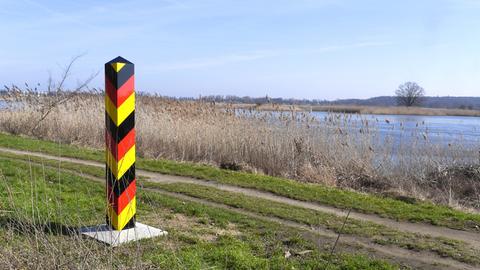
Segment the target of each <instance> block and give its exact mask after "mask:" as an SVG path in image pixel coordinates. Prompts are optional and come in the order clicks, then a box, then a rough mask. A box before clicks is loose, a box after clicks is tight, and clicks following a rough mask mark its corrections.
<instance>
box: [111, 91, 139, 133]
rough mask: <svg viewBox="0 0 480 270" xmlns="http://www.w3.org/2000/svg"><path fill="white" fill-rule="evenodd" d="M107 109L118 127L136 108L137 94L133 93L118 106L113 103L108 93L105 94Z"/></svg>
mask: <svg viewBox="0 0 480 270" xmlns="http://www.w3.org/2000/svg"><path fill="white" fill-rule="evenodd" d="M105 110H106V111H107V114H108V116H110V118H111V119H112V121H113V122H114V123H115V125H117V127H118V126H120V124H121V123H122V122H123V121H124V120H125V119H126V118H127V117H128V116H129V115H130V114H131V113H132V112H133V111H134V110H135V94H131V95H130V96H129V97H128V98H127V99H126V100H125V101H124V102H123V103H122V105H120V107H118V108H117V107H116V106H115V104H113V102H112V101H111V100H110V98H109V97H108V95H105Z"/></svg>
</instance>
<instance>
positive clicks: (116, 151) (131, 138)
mask: <svg viewBox="0 0 480 270" xmlns="http://www.w3.org/2000/svg"><path fill="white" fill-rule="evenodd" d="M105 142H106V144H107V148H108V150H109V151H110V153H112V155H113V156H114V157H115V160H116V161H119V160H120V159H122V158H123V156H125V154H126V153H127V152H128V150H130V148H132V147H133V146H134V145H135V129H132V130H130V132H128V134H127V135H126V136H125V137H124V138H123V139H122V141H120V142H119V143H118V144H117V142H116V141H115V140H114V139H113V137H112V135H111V134H110V132H109V131H108V130H105Z"/></svg>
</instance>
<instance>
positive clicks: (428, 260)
mask: <svg viewBox="0 0 480 270" xmlns="http://www.w3.org/2000/svg"><path fill="white" fill-rule="evenodd" d="M0 151H4V152H9V153H15V154H27V155H32V156H37V157H45V158H50V159H55V160H63V161H69V162H75V163H79V164H84V165H93V166H99V167H103V166H104V165H103V164H100V163H96V162H92V161H84V160H77V159H71V158H57V157H53V156H49V155H45V154H41V153H30V152H24V151H17V150H11V149H4V148H0ZM65 171H67V172H71V173H73V174H76V175H79V176H81V177H83V178H87V179H90V180H93V181H97V182H104V179H102V178H98V177H95V176H91V175H85V174H82V173H78V172H74V171H71V170H68V169H65ZM143 173H145V174H143ZM139 174H140V175H143V176H146V177H152V176H155V177H159V176H161V177H165V178H167V179H162V180H160V181H159V182H162V183H178V182H187V180H188V182H187V183H197V182H196V181H197V180H194V179H190V178H185V179H184V177H177V176H168V175H161V174H160V175H159V174H156V173H151V172H145V171H141V173H139ZM178 178H179V179H183V180H184V181H180V180H179V179H178ZM149 180H152V179H149ZM190 181H191V182H190ZM203 182H205V183H206V184H208V185H209V186H215V187H216V186H217V185H210V184H212V183H210V182H206V181H203ZM220 186H223V185H220ZM227 187H230V186H227ZM142 189H143V190H148V191H151V192H155V193H159V194H164V195H168V196H171V197H175V198H177V199H180V200H184V201H190V202H196V203H200V204H203V205H206V206H210V207H215V208H220V209H225V210H229V211H232V212H235V213H238V214H241V215H245V216H248V217H251V218H255V219H259V220H263V221H267V222H274V223H278V224H281V225H282V226H286V227H291V228H295V229H300V230H302V231H304V236H305V237H306V238H309V239H311V240H313V241H315V242H317V243H318V244H319V245H325V244H330V245H331V244H332V243H333V242H334V241H335V239H336V237H337V236H338V235H337V234H336V233H335V232H333V231H330V230H327V229H324V228H321V227H315V228H314V227H311V226H308V225H305V224H302V223H298V222H295V221H291V220H285V219H281V218H277V217H270V216H263V215H260V214H257V213H254V212H251V211H248V210H245V209H240V208H235V207H232V206H228V205H225V204H221V203H216V202H211V201H208V200H204V199H200V198H195V197H191V196H188V195H184V194H179V193H174V192H169V191H165V190H161V189H156V188H145V187H143V188H142ZM225 190H229V189H225ZM235 190H236V189H233V190H232V191H235ZM255 192H257V191H255ZM242 193H243V192H242ZM260 193H261V194H263V193H262V192H260ZM249 195H251V194H249ZM269 195H271V194H269ZM253 196H256V195H253ZM275 197H278V196H275ZM289 200H290V199H289ZM282 202H283V201H282ZM312 209H313V208H312ZM350 215H352V214H350ZM319 236H320V237H319ZM339 243H342V244H343V245H344V247H342V248H341V249H352V250H354V251H355V252H362V251H363V252H368V253H369V254H370V255H372V254H374V256H376V257H379V258H382V259H387V260H390V261H392V262H395V263H398V264H400V265H408V266H410V267H413V268H414V269H428V270H434V269H435V270H437V269H439V270H441V269H466V270H473V269H478V268H476V267H474V266H471V265H468V264H465V263H462V262H459V261H456V260H453V259H450V258H443V257H441V256H439V255H437V254H434V253H431V252H417V251H411V250H407V249H402V248H398V247H394V246H384V245H379V244H375V243H372V242H371V241H369V240H368V239H365V238H361V237H355V236H351V235H342V236H341V238H340V240H339ZM355 246H356V247H355ZM358 247H360V249H358ZM339 249H340V248H339ZM340 251H341V250H338V251H337V252H340Z"/></svg>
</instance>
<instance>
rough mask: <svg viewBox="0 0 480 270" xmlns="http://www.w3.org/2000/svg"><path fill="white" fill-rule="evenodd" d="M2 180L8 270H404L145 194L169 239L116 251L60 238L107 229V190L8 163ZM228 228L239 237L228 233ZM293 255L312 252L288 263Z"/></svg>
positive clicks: (2, 236)
mask: <svg viewBox="0 0 480 270" xmlns="http://www.w3.org/2000/svg"><path fill="white" fill-rule="evenodd" d="M0 178H1V180H2V181H1V182H0V192H1V194H6V196H1V197H0V206H1V208H0V209H1V210H2V214H1V215H0V240H1V241H0V258H8V260H7V261H4V262H3V261H2V263H4V264H3V265H4V266H6V267H7V268H8V267H10V268H31V267H35V268H129V269H132V268H137V269H138V268H160V269H206V268H220V269H293V268H295V269H323V268H324V267H325V266H326V264H327V261H328V260H331V261H332V264H331V265H330V268H329V269H398V268H399V266H396V265H392V264H389V263H387V262H385V261H382V260H376V259H371V258H369V257H366V256H364V255H362V254H360V253H358V254H357V253H354V254H352V253H340V254H338V255H335V256H334V257H333V258H330V257H329V253H328V248H329V245H326V246H324V247H323V246H322V247H320V248H319V247H318V246H317V245H316V244H315V243H313V242H311V241H310V240H307V239H305V238H303V237H302V234H301V232H300V231H297V230H294V229H286V228H282V227H280V226H278V225H277V224H275V223H270V222H265V221H261V220H257V219H252V218H245V216H243V215H240V214H237V213H234V212H231V211H227V210H222V209H217V208H211V207H206V206H203V205H200V204H198V203H193V202H185V201H180V200H178V199H176V198H173V197H170V196H165V195H158V194H155V193H153V192H148V191H142V190H140V191H139V193H138V196H139V209H138V213H139V217H141V220H142V221H144V222H147V223H148V224H151V225H154V226H159V227H162V228H165V229H167V230H168V231H169V236H168V237H161V238H156V239H154V240H145V241H142V242H141V244H139V243H136V244H135V243H134V244H129V245H125V246H121V247H119V248H115V249H112V248H108V247H105V246H103V245H102V244H99V243H97V242H95V241H90V240H88V239H82V238H79V237H76V236H75V235H73V234H72V233H71V232H70V233H61V232H60V231H61V230H60V231H59V230H54V228H58V227H60V228H65V227H67V228H70V229H72V230H73V228H77V227H79V226H83V225H91V224H98V223H99V222H102V221H103V218H104V206H105V202H104V186H103V185H102V184H99V183H96V182H92V181H89V180H85V179H83V178H81V177H78V176H75V175H72V174H68V173H64V172H61V171H58V170H53V169H50V168H47V167H42V166H38V165H34V164H26V163H25V162H20V161H13V160H7V159H0ZM84 210H85V211H84ZM179 217H182V219H180V220H182V223H179V222H178V218H179ZM52 224H54V225H52ZM228 228H233V229H230V230H231V231H234V232H235V233H222V232H225V231H228ZM205 236H208V237H205ZM330 243H331V242H330ZM287 250H288V251H290V252H292V254H299V253H300V252H301V251H303V250H312V252H311V253H307V254H305V255H298V256H292V257H290V258H285V256H284V254H285V251H287ZM0 260H2V259H0Z"/></svg>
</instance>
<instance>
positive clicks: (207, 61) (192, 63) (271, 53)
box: [147, 41, 392, 72]
mask: <svg viewBox="0 0 480 270" xmlns="http://www.w3.org/2000/svg"><path fill="white" fill-rule="evenodd" d="M391 44H392V43H391V42H377V41H373V42H358V43H352V44H343V45H331V46H323V47H317V48H302V49H299V48H296V49H271V50H257V51H251V52H243V53H234V54H227V55H219V56H215V57H209V58H195V59H190V60H185V61H181V62H173V63H165V64H161V65H153V66H149V67H148V68H147V69H148V70H151V71H155V72H162V71H173V70H185V69H202V68H209V67H216V66H223V65H227V64H233V63H239V62H248V61H255V60H259V59H264V58H270V57H286V56H291V55H308V54H321V53H328V52H334V51H341V50H348V49H355V48H366V47H381V46H388V45H391Z"/></svg>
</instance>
